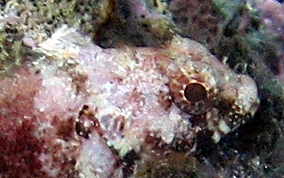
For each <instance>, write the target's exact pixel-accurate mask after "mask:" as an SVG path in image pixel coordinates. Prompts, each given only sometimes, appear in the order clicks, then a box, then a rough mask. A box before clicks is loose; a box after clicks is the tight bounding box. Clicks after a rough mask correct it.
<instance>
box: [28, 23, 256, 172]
mask: <svg viewBox="0 0 284 178" xmlns="http://www.w3.org/2000/svg"><path fill="white" fill-rule="evenodd" d="M32 50H33V51H36V52H37V53H40V54H41V55H42V56H43V57H42V59H43V60H35V62H34V68H35V69H36V70H37V71H40V78H41V86H40V87H39V88H40V89H39V90H38V91H37V92H36V95H35V97H34V107H35V113H36V114H37V113H40V114H41V115H44V116H45V117H47V118H53V117H54V116H57V115H59V114H60V115H63V116H64V117H61V119H62V120H64V118H65V117H67V116H70V117H75V118H76V127H75V130H76V133H77V134H78V135H79V136H81V137H83V138H82V139H83V140H86V144H85V145H82V147H83V148H82V150H87V152H86V153H85V152H84V151H83V152H80V156H79V158H78V159H77V160H76V170H77V171H78V172H81V173H82V175H83V176H82V177H90V176H93V175H94V173H93V172H90V170H101V169H102V170H105V171H106V172H108V173H107V175H109V176H110V175H112V176H114V175H116V174H119V171H118V170H119V169H118V168H117V167H115V165H116V163H115V161H114V160H117V159H118V158H120V159H123V158H124V157H125V155H127V154H129V153H130V152H133V153H135V154H138V155H140V156H141V157H143V155H145V154H146V155H149V156H150V157H152V156H153V154H154V153H155V154H157V152H156V151H157V150H156V151H153V149H157V147H159V148H160V149H161V150H162V152H166V150H168V149H171V147H173V148H175V147H176V146H177V147H178V146H181V147H182V149H184V148H185V149H186V150H187V151H188V152H191V151H194V145H195V140H196V139H197V135H198V133H206V136H207V137H211V138H212V139H213V141H214V142H218V141H219V140H220V138H221V136H222V135H224V134H227V133H229V132H230V131H232V130H233V129H235V128H237V127H238V126H239V125H240V124H242V123H245V121H246V120H247V119H248V118H250V117H252V116H253V115H254V113H255V112H256V110H257V108H258V105H259V99H258V95H257V88H256V85H255V83H254V81H253V80H252V79H251V78H250V77H249V76H245V75H238V74H236V73H234V72H233V71H232V70H231V69H229V68H228V67H227V66H226V65H224V64H222V63H221V62H220V61H219V60H218V59H216V58H215V57H214V56H213V55H211V54H210V53H209V52H208V50H207V49H206V48H205V47H203V46H202V45H201V44H199V43H197V42H195V41H192V40H190V39H186V38H181V37H180V36H175V37H174V38H173V39H172V40H171V41H168V42H166V43H165V44H163V46H161V47H160V48H152V47H129V46H121V47H120V48H117V49H114V48H113V49H103V48H101V47H99V46H97V45H95V44H93V43H92V41H91V40H90V39H89V38H87V37H85V36H83V35H81V34H80V33H78V32H76V30H74V29H70V28H68V27H62V28H61V29H59V30H58V31H57V32H56V33H55V34H54V35H53V36H52V37H51V38H50V39H48V40H47V41H45V42H43V43H40V44H39V45H37V46H32ZM46 125H48V124H46ZM46 129H49V127H47V128H46ZM39 135H41V133H39ZM92 140H93V141H92ZM88 142H90V144H87V143H88ZM93 142H97V143H96V144H93ZM163 145H164V146H165V145H166V146H165V147H163ZM106 147H109V148H112V149H114V150H115V152H116V153H117V154H118V155H117V156H114V155H113V154H114V153H112V152H111V150H109V151H108V152H107V154H106V155H108V156H104V155H96V151H92V150H96V149H97V151H101V149H103V148H104V149H105V148H106ZM88 152H90V154H91V153H92V155H93V157H92V159H90V160H89V159H87V158H88V154H87V153H88ZM86 154H87V155H86ZM101 159H104V161H110V162H112V164H109V165H105V164H103V163H102V162H101ZM142 159H143V158H142ZM95 175H98V177H100V175H102V176H103V173H100V172H97V173H95ZM105 175H106V174H105ZM117 177H120V176H117Z"/></svg>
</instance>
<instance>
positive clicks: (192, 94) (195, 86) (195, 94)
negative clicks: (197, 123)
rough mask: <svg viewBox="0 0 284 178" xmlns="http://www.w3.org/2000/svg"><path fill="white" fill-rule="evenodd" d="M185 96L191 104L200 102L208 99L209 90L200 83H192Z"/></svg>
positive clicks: (186, 89)
mask: <svg viewBox="0 0 284 178" xmlns="http://www.w3.org/2000/svg"><path fill="white" fill-rule="evenodd" d="M184 96H185V98H186V99H187V100H188V101H190V102H198V101H201V100H204V99H206V98H207V90H206V88H205V87H204V86H203V85H201V84H199V83H190V84H188V85H187V86H186V87H185V89H184Z"/></svg>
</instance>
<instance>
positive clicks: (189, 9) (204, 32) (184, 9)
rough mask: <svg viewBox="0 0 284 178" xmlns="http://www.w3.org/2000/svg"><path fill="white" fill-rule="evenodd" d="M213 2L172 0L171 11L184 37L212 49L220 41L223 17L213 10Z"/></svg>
mask: <svg viewBox="0 0 284 178" xmlns="http://www.w3.org/2000/svg"><path fill="white" fill-rule="evenodd" d="M213 7H214V3H213V1H212V0H202V1H200V0H190V1H187V0H172V1H170V3H169V11H170V12H171V13H172V16H173V20H174V22H175V24H176V26H177V28H178V29H179V30H180V31H181V32H180V33H181V34H182V35H183V36H186V37H190V38H192V39H194V40H196V41H198V42H200V43H202V44H204V45H206V46H207V47H210V48H212V49H213V48H214V47H216V45H218V42H219V40H220V35H221V28H220V23H221V22H222V18H221V15H220V14H218V13H216V12H215V11H214V9H213Z"/></svg>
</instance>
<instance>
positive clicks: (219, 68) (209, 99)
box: [161, 37, 259, 142]
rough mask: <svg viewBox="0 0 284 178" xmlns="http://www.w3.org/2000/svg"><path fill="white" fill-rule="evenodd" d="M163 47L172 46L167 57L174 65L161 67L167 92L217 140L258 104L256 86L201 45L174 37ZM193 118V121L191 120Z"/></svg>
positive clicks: (254, 109) (250, 115) (243, 119)
mask: <svg viewBox="0 0 284 178" xmlns="http://www.w3.org/2000/svg"><path fill="white" fill-rule="evenodd" d="M165 46H166V47H167V48H171V49H170V50H172V49H176V52H171V54H170V55H171V58H172V60H174V61H175V62H176V64H175V65H176V66H175V67H173V68H169V67H168V66H170V65H168V64H166V65H165V63H164V64H162V65H161V66H162V68H163V69H164V70H165V71H166V73H167V75H170V82H169V88H170V95H171V98H172V100H173V101H174V103H175V104H176V105H177V106H178V107H179V108H180V109H181V110H183V111H184V112H186V113H188V114H191V115H193V116H194V117H193V118H192V122H193V123H197V126H198V124H200V123H201V125H200V126H201V127H202V128H200V130H206V129H208V130H209V131H210V132H212V134H213V135H212V138H213V140H214V141H215V142H218V141H219V139H220V136H221V135H223V134H227V133H228V132H230V131H231V130H234V129H236V128H237V127H238V126H239V125H240V124H242V123H245V122H246V120H247V119H248V118H249V117H252V116H253V115H254V113H255V112H256V110H257V108H258V106H259V100H258V96H257V88H256V85H255V83H254V81H253V80H252V79H251V78H250V77H249V76H246V75H238V74H236V73H234V72H233V71H232V70H231V69H229V68H228V67H227V66H226V65H225V64H222V63H221V62H220V61H218V60H217V59H216V58H215V57H214V56H212V55H211V54H209V52H208V51H207V50H206V49H205V48H204V47H203V46H202V45H201V44H198V43H195V42H192V41H189V40H188V39H182V38H180V37H175V38H174V39H173V41H172V42H171V44H170V45H169V46H167V45H165ZM195 120H196V122H195Z"/></svg>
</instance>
